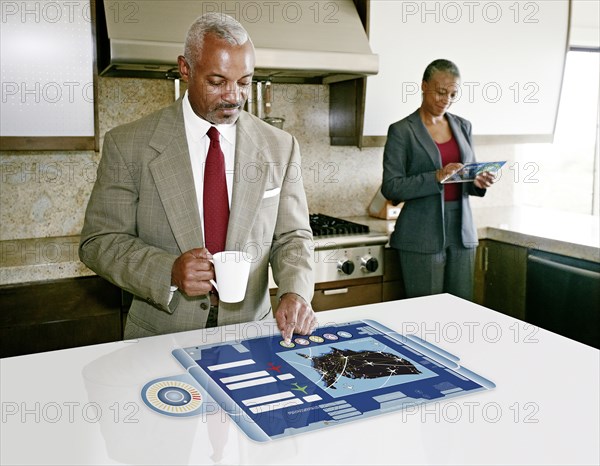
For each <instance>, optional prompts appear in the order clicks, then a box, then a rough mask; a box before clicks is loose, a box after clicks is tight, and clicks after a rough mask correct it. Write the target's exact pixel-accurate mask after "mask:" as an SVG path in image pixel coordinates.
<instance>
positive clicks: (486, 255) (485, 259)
mask: <svg viewBox="0 0 600 466" xmlns="http://www.w3.org/2000/svg"><path fill="white" fill-rule="evenodd" d="M488 259H489V249H488V247H487V246H486V247H484V248H483V271H484V272H487V270H488V263H489V261H488Z"/></svg>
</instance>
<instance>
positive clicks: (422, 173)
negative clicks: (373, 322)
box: [382, 59, 494, 300]
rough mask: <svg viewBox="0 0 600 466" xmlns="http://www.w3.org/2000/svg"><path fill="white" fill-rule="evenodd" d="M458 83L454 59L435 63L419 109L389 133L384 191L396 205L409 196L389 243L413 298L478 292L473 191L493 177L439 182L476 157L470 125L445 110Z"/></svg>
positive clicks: (425, 76)
mask: <svg viewBox="0 0 600 466" xmlns="http://www.w3.org/2000/svg"><path fill="white" fill-rule="evenodd" d="M459 82H460V73H459V71H458V68H457V67H456V65H455V64H454V63H452V62H451V61H449V60H443V59H439V60H435V61H434V62H432V63H430V64H429V65H428V66H427V68H426V69H425V72H424V74H423V82H422V84H421V90H422V95H423V98H422V103H421V106H420V107H419V108H418V109H417V110H416V111H415V112H414V113H412V114H411V115H409V116H408V117H406V118H404V119H403V120H400V121H398V122H396V123H393V124H392V125H391V126H390V127H389V130H388V135H387V141H386V144H385V150H384V154H383V185H382V193H383V195H384V196H385V197H386V198H387V199H389V200H391V201H392V202H393V203H394V204H398V203H399V202H402V201H404V206H403V207H402V210H401V212H400V216H399V217H398V220H397V221H396V227H395V229H394V233H393V234H392V237H391V240H390V244H391V246H392V247H393V248H395V249H397V250H398V252H399V254H400V265H401V268H402V274H403V276H404V284H405V288H406V294H407V296H408V297H415V296H425V295H431V294H437V293H451V294H453V295H456V296H459V297H462V298H465V299H469V300H471V299H472V295H473V271H474V264H475V250H476V249H475V248H476V247H477V244H478V240H477V231H476V229H475V226H474V224H473V218H472V214H471V207H470V205H469V195H474V196H483V195H485V192H486V189H487V188H488V187H489V186H491V184H492V183H493V182H494V177H493V175H491V174H490V173H482V174H480V175H478V176H477V178H476V179H475V181H474V182H468V183H453V184H441V183H440V181H441V180H442V179H444V178H445V177H446V176H448V175H450V174H452V173H454V172H455V171H457V170H458V169H459V168H461V167H462V165H463V164H465V163H469V162H475V154H474V153H473V147H472V141H471V123H470V122H468V121H467V120H465V119H464V118H461V117H459V116H456V115H453V114H451V113H448V112H447V111H448V109H449V107H450V105H452V103H453V102H454V101H455V100H456V98H457V96H458V91H459Z"/></svg>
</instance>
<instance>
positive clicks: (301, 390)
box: [292, 382, 308, 395]
mask: <svg viewBox="0 0 600 466" xmlns="http://www.w3.org/2000/svg"><path fill="white" fill-rule="evenodd" d="M292 385H295V386H296V388H292V390H296V391H299V392H302V393H304V394H305V395H306V394H307V393H306V389H307V388H308V385H305V386H304V387H301V386H300V385H298V382H294V383H293V384H292Z"/></svg>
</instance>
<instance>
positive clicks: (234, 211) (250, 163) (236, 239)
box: [226, 112, 273, 250]
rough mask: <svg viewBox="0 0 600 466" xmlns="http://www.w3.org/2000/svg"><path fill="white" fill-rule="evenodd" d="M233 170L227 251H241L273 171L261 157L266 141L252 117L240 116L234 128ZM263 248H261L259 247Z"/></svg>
mask: <svg viewBox="0 0 600 466" xmlns="http://www.w3.org/2000/svg"><path fill="white" fill-rule="evenodd" d="M235 144H236V148H235V169H234V181H233V193H232V198H231V212H230V214H229V225H228V228H227V241H226V247H227V249H229V250H243V249H244V247H245V246H246V242H247V240H248V237H249V235H250V231H251V230H252V226H253V225H254V221H255V219H256V216H257V215H258V212H259V207H260V203H261V202H262V196H263V194H264V192H265V185H266V182H267V179H268V178H269V176H268V173H267V170H269V169H272V168H273V167H270V166H269V165H268V164H267V163H266V162H265V160H266V159H265V156H264V154H263V153H262V151H263V150H265V149H264V148H266V147H267V144H266V141H265V140H264V137H263V135H262V131H261V130H260V127H258V126H257V125H256V124H255V123H254V122H253V121H252V119H251V117H250V116H249V115H247V114H245V113H243V112H242V114H241V115H240V118H239V119H238V122H237V126H236V143H235ZM261 247H262V245H261Z"/></svg>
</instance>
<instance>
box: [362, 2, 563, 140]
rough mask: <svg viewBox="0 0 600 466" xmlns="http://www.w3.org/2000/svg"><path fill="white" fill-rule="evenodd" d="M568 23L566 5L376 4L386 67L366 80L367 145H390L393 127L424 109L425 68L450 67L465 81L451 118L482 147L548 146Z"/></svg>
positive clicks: (374, 43)
mask: <svg viewBox="0 0 600 466" xmlns="http://www.w3.org/2000/svg"><path fill="white" fill-rule="evenodd" d="M569 16H570V2H569V1H568V0H544V1H538V2H526V1H519V2H517V1H514V2H512V1H511V2H468V1H464V2H439V1H421V2H408V1H386V0H377V1H371V2H370V11H369V19H370V34H369V43H370V45H371V49H372V50H373V53H376V54H378V55H379V64H380V66H379V73H378V74H377V75H376V76H370V77H369V78H367V80H366V82H367V85H366V97H365V109H364V125H363V132H362V133H361V135H362V134H364V135H366V136H364V138H363V139H365V141H366V140H369V141H371V143H372V144H369V145H383V142H385V136H386V134H387V129H388V127H389V125H390V124H391V123H393V122H395V121H398V120H400V119H402V118H404V117H406V116H408V115H409V114H411V113H412V112H414V111H415V110H416V109H417V108H418V107H419V105H420V104H421V79H422V76H423V72H424V70H425V68H426V66H427V65H428V64H429V63H431V62H432V61H433V60H435V59H437V58H447V59H450V60H452V61H453V62H454V63H456V65H457V66H458V68H459V69H460V71H461V77H462V80H461V86H460V89H459V96H458V100H457V101H456V102H455V103H453V105H452V112H453V113H456V114H458V115H461V116H463V117H465V118H467V119H468V120H470V121H471V122H472V123H473V134H474V136H475V137H484V136H485V137H486V138H490V137H493V138H494V139H496V138H510V140H511V142H514V141H515V138H518V140H521V141H536V142H551V141H552V135H553V133H554V127H555V123H556V116H557V111H558V103H559V97H560V90H561V83H562V76H563V72H564V63H565V56H566V52H567V49H568V33H569ZM474 37H475V38H477V39H476V40H473V38H474ZM533 63H535V66H533V65H532V64H533ZM515 115H518V117H517V118H515Z"/></svg>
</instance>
